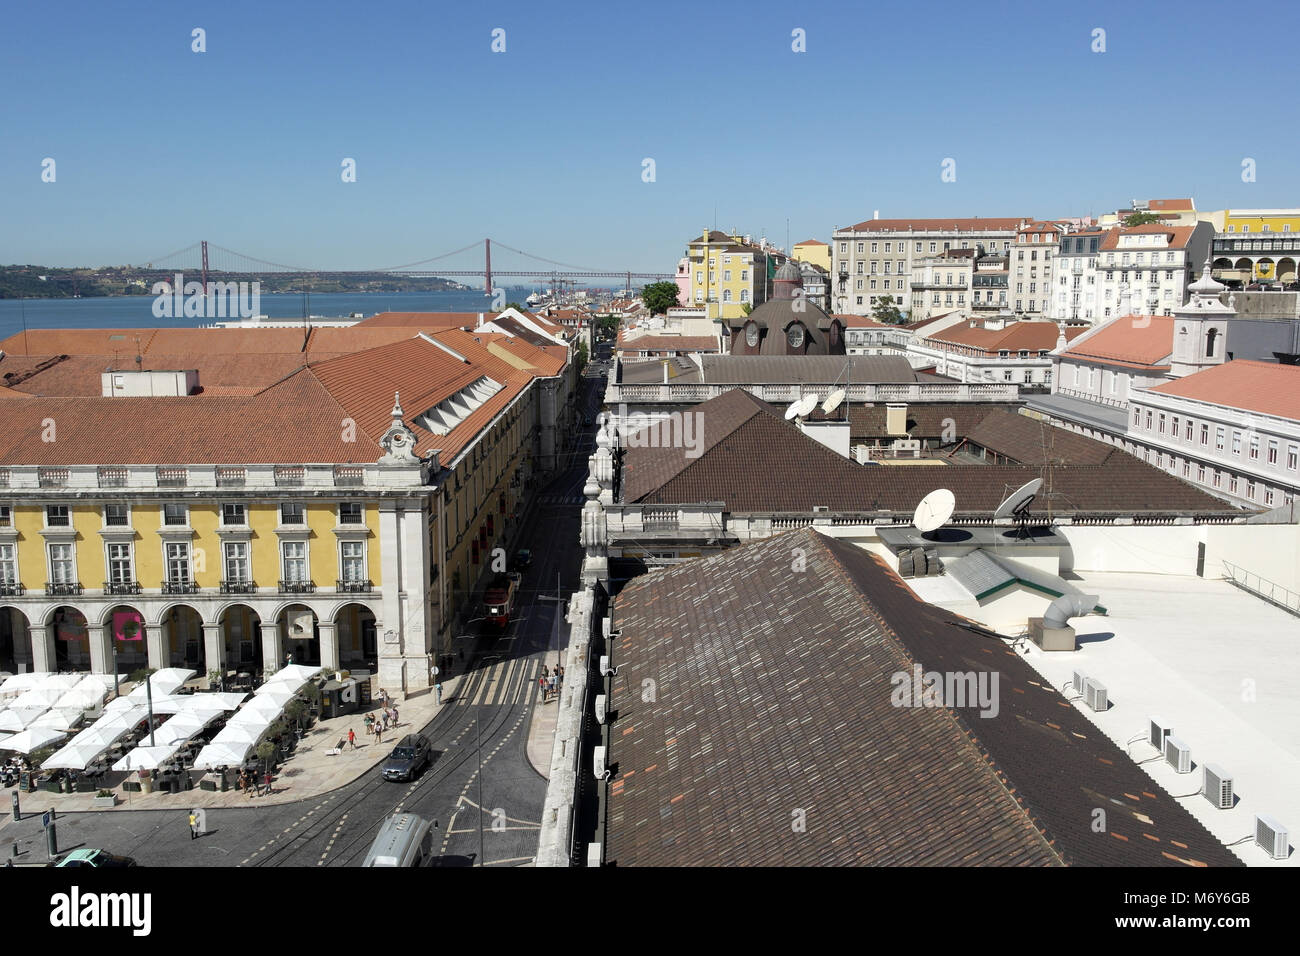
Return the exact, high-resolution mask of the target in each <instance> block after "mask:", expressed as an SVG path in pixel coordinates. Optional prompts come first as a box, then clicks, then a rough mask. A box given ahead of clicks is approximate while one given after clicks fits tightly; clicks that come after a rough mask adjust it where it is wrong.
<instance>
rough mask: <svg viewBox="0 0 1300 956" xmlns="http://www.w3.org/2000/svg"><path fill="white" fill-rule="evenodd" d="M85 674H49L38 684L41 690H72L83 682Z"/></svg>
mask: <svg viewBox="0 0 1300 956" xmlns="http://www.w3.org/2000/svg"><path fill="white" fill-rule="evenodd" d="M84 676H85V675H84V674H48V675H46V676H45V677H44V678H43V679H42V680H41V682H40V683H39V684H38V685H37V687H39V688H40V689H41V690H57V691H59V692H60V693H62V692H63V691H66V690H71V689H72V688H74V687H76V686H77V685H78V684H79V683H81V679H82V678H83V677H84Z"/></svg>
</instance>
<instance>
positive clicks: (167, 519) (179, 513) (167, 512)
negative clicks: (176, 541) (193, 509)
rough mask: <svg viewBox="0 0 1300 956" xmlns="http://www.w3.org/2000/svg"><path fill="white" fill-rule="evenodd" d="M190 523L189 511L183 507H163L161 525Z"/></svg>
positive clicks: (170, 505) (167, 505) (169, 505)
mask: <svg viewBox="0 0 1300 956" xmlns="http://www.w3.org/2000/svg"><path fill="white" fill-rule="evenodd" d="M189 523H190V515H189V510H188V509H187V508H186V507H185V505H172V504H166V505H163V524H165V525H169V524H171V525H176V524H179V525H185V524H189Z"/></svg>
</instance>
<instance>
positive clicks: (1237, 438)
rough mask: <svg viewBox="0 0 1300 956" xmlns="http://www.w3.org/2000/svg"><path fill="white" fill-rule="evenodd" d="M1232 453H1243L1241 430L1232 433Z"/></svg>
mask: <svg viewBox="0 0 1300 956" xmlns="http://www.w3.org/2000/svg"><path fill="white" fill-rule="evenodd" d="M1232 453H1233V454H1234V455H1240V454H1241V432H1236V431H1234V432H1233V433H1232Z"/></svg>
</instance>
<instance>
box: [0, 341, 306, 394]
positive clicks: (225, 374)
mask: <svg viewBox="0 0 1300 956" xmlns="http://www.w3.org/2000/svg"><path fill="white" fill-rule="evenodd" d="M52 358H58V357H57V356H14V355H6V356H5V357H4V359H2V360H0V381H5V382H17V384H16V385H15V386H14V387H15V388H17V389H18V390H19V391H21V392H26V393H27V394H30V395H49V396H53V395H63V396H74V395H83V396H92V395H100V394H101V393H102V387H103V386H102V383H101V380H100V376H101V374H102V373H103V372H105V371H107V370H108V369H109V368H114V369H117V370H119V371H134V370H135V369H136V364H135V362H134V361H131V358H128V357H127V356H122V355H119V356H116V357H114V356H113V355H109V356H107V357H105V356H102V355H71V356H68V357H67V358H64V359H62V360H60V361H56V362H52V363H50V364H49V366H48V368H45V369H44V370H42V371H37V369H38V368H39V366H40V365H41V364H44V363H46V362H48V361H49V360H50V359H52ZM307 358H308V357H307V356H305V355H302V354H301V353H296V352H292V353H290V352H284V353H281V352H269V353H259V352H247V353H243V354H240V353H231V352H221V351H217V352H186V353H180V354H166V353H161V352H148V353H146V354H145V355H144V361H143V362H142V363H141V367H143V368H144V369H145V370H150V369H154V370H168V371H171V370H180V369H196V370H198V373H199V387H200V389H201V390H202V392H203V393H204V394H251V392H253V391H256V390H257V389H259V388H265V387H266V386H267V385H270V384H272V383H274V382H277V381H279V380H280V379H282V378H284V377H285V376H286V375H288V374H289V373H291V372H293V371H294V370H295V369H298V368H302V367H303V366H304V365H305V364H306V363H307ZM29 373H30V374H29ZM10 375H12V376H13V377H12V378H9V379H5V378H3V376H10ZM19 379H21V381H19ZM232 388H233V389H237V390H239V391H237V392H231V391H230V389H232Z"/></svg>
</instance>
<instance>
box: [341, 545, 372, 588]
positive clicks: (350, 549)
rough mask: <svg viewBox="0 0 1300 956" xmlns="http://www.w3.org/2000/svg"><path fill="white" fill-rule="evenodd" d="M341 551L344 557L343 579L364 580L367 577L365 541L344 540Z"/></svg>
mask: <svg viewBox="0 0 1300 956" xmlns="http://www.w3.org/2000/svg"><path fill="white" fill-rule="evenodd" d="M340 553H341V556H342V559H343V580H344V581H364V580H365V579H366V553H365V543H364V542H362V541H344V542H343V543H342V545H341V552H340Z"/></svg>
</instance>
